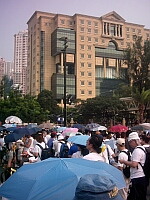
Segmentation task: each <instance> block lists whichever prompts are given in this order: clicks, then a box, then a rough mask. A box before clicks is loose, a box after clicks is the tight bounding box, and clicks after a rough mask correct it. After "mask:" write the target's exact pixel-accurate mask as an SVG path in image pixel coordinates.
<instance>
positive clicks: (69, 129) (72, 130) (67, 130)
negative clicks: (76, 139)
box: [62, 128, 78, 136]
mask: <svg viewBox="0 0 150 200" xmlns="http://www.w3.org/2000/svg"><path fill="white" fill-rule="evenodd" d="M72 132H78V129H77V128H66V129H65V130H64V131H63V132H62V135H63V136H65V134H66V133H72Z"/></svg>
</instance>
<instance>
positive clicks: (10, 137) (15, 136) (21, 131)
mask: <svg viewBox="0 0 150 200" xmlns="http://www.w3.org/2000/svg"><path fill="white" fill-rule="evenodd" d="M38 130H40V128H38V127H34V128H31V129H28V128H17V129H16V130H14V131H13V132H12V133H10V134H7V135H6V136H5V138H4V140H5V143H9V142H16V141H17V140H19V139H21V138H22V137H24V136H25V135H33V134H35V133H36V132H37V131H38Z"/></svg>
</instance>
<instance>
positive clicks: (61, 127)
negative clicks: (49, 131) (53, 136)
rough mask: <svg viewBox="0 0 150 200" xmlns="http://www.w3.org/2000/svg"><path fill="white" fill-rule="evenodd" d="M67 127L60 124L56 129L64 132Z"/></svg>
mask: <svg viewBox="0 0 150 200" xmlns="http://www.w3.org/2000/svg"><path fill="white" fill-rule="evenodd" d="M65 129H66V127H64V126H60V127H58V128H57V129H56V131H57V132H58V133H59V132H63V131H64V130H65Z"/></svg>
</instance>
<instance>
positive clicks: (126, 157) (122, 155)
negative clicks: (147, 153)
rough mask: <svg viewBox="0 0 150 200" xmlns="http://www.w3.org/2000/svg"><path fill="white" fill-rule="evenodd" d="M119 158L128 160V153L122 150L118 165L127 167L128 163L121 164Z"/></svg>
mask: <svg viewBox="0 0 150 200" xmlns="http://www.w3.org/2000/svg"><path fill="white" fill-rule="evenodd" d="M122 151H126V152H127V151H128V149H123V150H122ZM119 160H125V161H127V160H128V155H127V154H126V153H125V152H120V153H119V155H118V166H119V167H125V166H126V165H125V164H121V163H120V162H119Z"/></svg>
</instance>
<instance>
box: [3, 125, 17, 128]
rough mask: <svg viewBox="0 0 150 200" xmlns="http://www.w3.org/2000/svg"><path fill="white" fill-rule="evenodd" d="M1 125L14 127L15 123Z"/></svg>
mask: <svg viewBox="0 0 150 200" xmlns="http://www.w3.org/2000/svg"><path fill="white" fill-rule="evenodd" d="M3 126H5V127H6V128H9V127H16V124H3Z"/></svg>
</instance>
